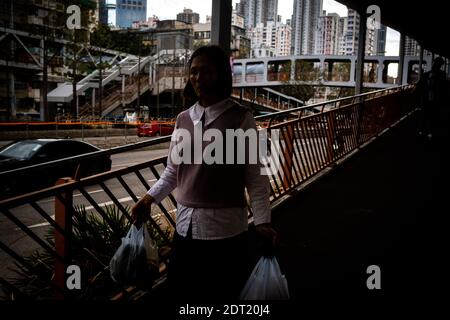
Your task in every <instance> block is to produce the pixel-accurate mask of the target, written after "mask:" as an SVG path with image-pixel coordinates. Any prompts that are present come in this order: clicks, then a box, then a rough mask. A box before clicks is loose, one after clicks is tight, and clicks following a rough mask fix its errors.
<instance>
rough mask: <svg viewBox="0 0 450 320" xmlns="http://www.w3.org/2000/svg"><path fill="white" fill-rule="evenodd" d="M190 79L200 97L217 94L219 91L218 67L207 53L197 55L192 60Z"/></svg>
mask: <svg viewBox="0 0 450 320" xmlns="http://www.w3.org/2000/svg"><path fill="white" fill-rule="evenodd" d="M189 80H190V81H191V84H192V87H193V88H194V91H195V93H196V94H197V96H199V97H200V98H204V97H208V96H211V95H215V94H216V92H217V89H218V88H217V80H218V74H217V68H216V67H215V65H214V64H213V63H212V61H211V60H210V59H209V58H208V57H207V56H205V55H201V56H198V57H195V58H194V60H192V64H191V69H190V73H189Z"/></svg>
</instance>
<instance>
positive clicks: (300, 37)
mask: <svg viewBox="0 0 450 320" xmlns="http://www.w3.org/2000/svg"><path fill="white" fill-rule="evenodd" d="M321 13H322V0H294V8H293V14H292V20H291V26H292V40H291V53H292V54H294V55H300V54H313V53H314V48H315V45H314V41H315V37H316V31H317V28H318V23H319V16H320V14H321Z"/></svg>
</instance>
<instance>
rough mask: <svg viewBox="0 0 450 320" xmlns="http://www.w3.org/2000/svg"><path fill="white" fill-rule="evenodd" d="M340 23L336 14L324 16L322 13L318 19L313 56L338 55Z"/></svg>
mask: <svg viewBox="0 0 450 320" xmlns="http://www.w3.org/2000/svg"><path fill="white" fill-rule="evenodd" d="M340 22H341V18H340V17H339V15H338V14H336V13H330V14H328V15H326V13H325V11H324V14H323V15H322V16H320V17H319V23H318V28H317V32H316V40H315V50H314V54H318V55H337V54H339V46H340V38H341V34H340V33H339V32H340V30H341V28H340Z"/></svg>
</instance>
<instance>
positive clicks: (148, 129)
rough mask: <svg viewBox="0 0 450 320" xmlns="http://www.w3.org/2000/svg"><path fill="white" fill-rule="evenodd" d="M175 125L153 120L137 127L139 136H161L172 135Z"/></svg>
mask: <svg viewBox="0 0 450 320" xmlns="http://www.w3.org/2000/svg"><path fill="white" fill-rule="evenodd" d="M174 128H175V126H174V125H172V124H170V123H167V122H158V121H151V122H146V123H143V124H140V125H139V126H138V127H137V130H136V132H137V135H138V137H159V136H168V135H171V134H172V132H173V130H174Z"/></svg>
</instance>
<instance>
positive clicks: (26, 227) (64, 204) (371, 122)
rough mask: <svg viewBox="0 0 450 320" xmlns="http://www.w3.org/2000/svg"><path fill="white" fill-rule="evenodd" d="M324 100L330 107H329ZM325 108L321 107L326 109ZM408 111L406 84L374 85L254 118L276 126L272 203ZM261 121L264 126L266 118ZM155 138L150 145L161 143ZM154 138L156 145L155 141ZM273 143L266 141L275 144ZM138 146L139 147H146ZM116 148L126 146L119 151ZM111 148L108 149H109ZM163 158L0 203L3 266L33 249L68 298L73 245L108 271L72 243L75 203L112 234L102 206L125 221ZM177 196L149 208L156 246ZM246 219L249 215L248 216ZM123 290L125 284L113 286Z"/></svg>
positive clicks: (104, 260) (104, 258)
mask: <svg viewBox="0 0 450 320" xmlns="http://www.w3.org/2000/svg"><path fill="white" fill-rule="evenodd" d="M330 105H332V106H333V108H328V107H329V106H330ZM327 106H328V107H327ZM311 107H314V108H316V109H321V112H320V113H317V114H311V113H309V112H306V110H309V109H308V108H311ZM414 110H415V101H414V99H413V96H412V94H411V87H410V86H404V87H398V88H395V89H388V90H380V91H376V92H372V93H368V94H363V95H359V96H355V97H351V98H346V99H338V100H336V101H333V102H327V103H324V104H317V105H314V106H306V107H301V108H296V109H290V110H286V111H281V112H277V113H273V114H270V115H266V116H262V117H258V119H257V120H258V122H260V123H264V122H265V123H264V124H265V126H266V125H267V128H268V130H269V133H270V135H271V136H272V137H274V136H275V132H276V131H274V130H279V131H278V132H279V133H280V134H279V136H280V140H279V144H278V145H279V146H278V149H277V151H278V152H273V153H272V155H271V156H272V157H278V160H279V161H280V164H281V166H280V169H279V170H277V171H273V172H272V175H271V176H270V180H271V202H272V203H273V204H274V203H277V202H279V201H283V199H282V198H283V196H285V195H287V194H289V193H291V192H292V191H293V190H296V189H298V188H299V187H301V185H302V183H304V182H306V181H308V180H309V179H311V178H312V177H314V176H315V175H316V174H317V173H318V172H320V171H321V170H323V169H324V168H327V167H329V166H331V165H332V164H333V163H335V162H336V161H337V160H339V159H341V158H342V157H344V156H346V155H348V154H349V153H351V152H352V151H354V150H356V149H357V148H359V147H360V146H361V145H362V144H364V143H366V142H368V141H369V140H370V139H372V138H374V137H376V136H377V135H379V134H380V133H381V132H383V131H384V130H386V129H388V128H389V127H390V126H392V125H393V124H395V123H396V122H398V121H399V120H401V119H402V118H404V117H405V116H407V115H408V114H410V113H411V112H413V111H414ZM267 121H268V123H267ZM167 140H168V138H161V139H159V140H157V141H156V142H158V141H159V142H166V141H167ZM156 142H155V143H156ZM276 142H277V141H272V144H277V143H276ZM147 145H148V143H147V144H145V146H147ZM123 150H128V149H126V148H124V149H123ZM109 152H111V151H109ZM166 159H167V157H161V158H158V159H153V160H150V161H147V162H144V163H141V164H138V165H134V166H131V167H127V168H123V169H119V170H114V171H110V172H106V173H102V174H98V175H95V176H92V177H88V178H85V179H82V180H80V181H71V180H68V181H64V182H65V183H63V184H60V185H57V186H55V187H52V188H49V189H45V190H40V191H37V192H34V193H30V194H26V195H22V196H19V197H16V198H12V199H7V200H4V201H1V202H0V212H1V215H0V226H1V227H2V235H1V238H0V258H1V259H2V260H3V261H4V262H5V264H7V265H8V264H9V265H11V263H12V262H15V263H17V264H19V265H20V266H22V267H23V268H24V269H25V270H27V272H30V273H35V272H36V268H37V267H39V265H36V264H32V263H30V261H29V260H27V259H25V258H24V257H26V256H27V254H29V253H30V252H31V251H34V250H36V249H39V250H41V251H43V252H46V253H47V254H48V255H49V256H50V257H51V259H52V261H54V263H55V264H54V266H52V265H48V264H47V265H46V267H48V268H50V269H51V270H50V273H49V276H48V277H46V278H42V279H40V281H42V282H43V283H45V284H47V285H48V286H49V287H51V288H52V290H53V291H54V293H55V294H56V297H58V298H63V297H69V296H70V295H73V293H72V292H68V290H67V288H66V284H65V279H66V274H65V271H66V268H67V266H68V265H69V264H80V263H81V261H77V260H76V259H77V257H75V256H74V255H73V254H72V253H73V252H75V251H77V252H78V251H79V250H80V249H82V250H84V251H87V252H89V253H90V255H91V256H92V259H93V260H95V261H96V263H98V265H99V266H100V267H101V268H102V272H103V273H105V277H106V276H107V268H105V267H106V266H107V264H108V261H109V259H110V258H111V256H110V255H107V254H105V255H102V253H97V254H93V253H92V250H93V249H92V248H90V247H89V246H90V244H89V243H84V244H82V247H81V248H80V246H81V244H80V243H77V242H76V241H75V240H74V239H75V237H74V234H73V228H74V227H77V220H76V219H74V216H76V213H77V212H76V208H79V206H81V205H83V206H84V207H85V210H86V211H89V212H91V213H93V214H94V215H95V216H97V217H98V218H99V219H101V220H102V221H103V222H105V223H106V224H108V225H109V226H110V227H111V228H110V232H111V233H114V232H116V231H115V230H114V228H116V226H115V224H114V221H111V217H110V216H109V215H108V214H107V211H108V210H107V207H108V206H111V205H112V206H115V208H117V210H118V215H119V216H120V217H123V219H124V221H126V220H128V221H129V220H130V216H129V211H128V210H127V207H130V206H132V205H133V204H134V203H135V202H136V201H138V200H139V197H140V196H142V195H143V194H145V192H146V191H147V190H148V189H149V188H150V186H151V185H152V184H153V183H154V182H155V181H157V180H158V179H159V177H160V174H161V172H162V171H163V170H164V168H165V165H166ZM175 212H176V201H175V199H174V197H173V195H170V196H169V197H167V198H166V199H165V200H163V201H162V203H161V204H159V205H158V206H155V207H154V209H153V210H152V215H151V219H150V222H149V223H150V227H151V228H153V230H154V231H155V232H154V235H155V236H158V237H159V239H160V247H162V248H163V247H165V246H168V245H169V244H170V241H171V236H172V234H173V230H174V227H175V222H174V220H175ZM249 218H251V213H249ZM45 231H53V232H54V233H55V235H56V245H52V243H51V242H50V243H49V242H48V241H45ZM161 261H162V263H161V268H160V270H161V274H160V275H161V279H163V278H164V274H165V256H164V255H163V254H162V255H161ZM0 271H1V272H2V274H0V283H1V284H2V285H3V286H4V287H5V290H8V291H16V294H17V295H26V294H27V292H23V291H22V290H20V288H18V287H17V286H15V284H14V283H13V282H11V281H8V279H6V277H7V274H6V271H5V270H4V269H3V270H1V269H0ZM116 290H118V291H122V292H123V293H124V292H128V291H126V288H116Z"/></svg>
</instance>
